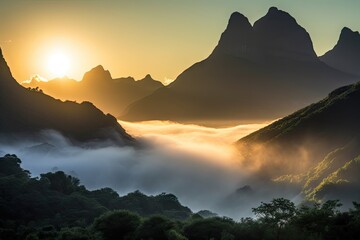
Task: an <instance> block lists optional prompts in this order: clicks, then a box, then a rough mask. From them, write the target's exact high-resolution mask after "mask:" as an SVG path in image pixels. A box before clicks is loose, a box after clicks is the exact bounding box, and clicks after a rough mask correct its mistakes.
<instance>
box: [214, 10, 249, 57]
mask: <svg viewBox="0 0 360 240" xmlns="http://www.w3.org/2000/svg"><path fill="white" fill-rule="evenodd" d="M252 38H253V36H252V26H251V24H250V22H249V20H248V19H247V17H245V16H244V15H242V14H241V13H239V12H234V13H233V14H231V16H230V19H229V22H228V25H227V27H226V30H225V31H224V32H223V33H222V35H221V38H220V40H219V43H218V45H217V47H216V48H215V49H214V52H213V54H215V55H216V54H219V53H220V54H227V55H236V56H238V57H247V56H248V54H247V50H248V46H249V44H251V42H252Z"/></svg>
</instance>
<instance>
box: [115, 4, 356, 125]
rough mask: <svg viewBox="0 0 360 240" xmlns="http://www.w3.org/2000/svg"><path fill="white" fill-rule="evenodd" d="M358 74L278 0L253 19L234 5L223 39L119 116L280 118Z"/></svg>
mask: <svg viewBox="0 0 360 240" xmlns="http://www.w3.org/2000/svg"><path fill="white" fill-rule="evenodd" d="M355 79H356V78H355V77H354V76H352V75H350V74H346V73H343V72H341V71H339V70H335V69H333V68H331V67H329V66H328V65H326V64H324V63H323V62H321V61H320V60H319V59H318V57H317V56H316V54H315V52H314V49H313V45H312V42H311V39H310V36H309V34H308V33H307V32H306V30H305V29H304V28H302V27H301V26H300V25H299V24H298V23H297V22H296V20H295V19H294V18H293V17H292V16H290V15H289V14H288V13H286V12H284V11H281V10H278V9H277V8H275V7H272V8H270V9H269V11H268V13H267V14H266V15H265V16H264V17H262V18H260V19H259V20H258V21H256V22H255V23H254V25H253V26H251V24H250V23H249V21H248V19H247V18H246V17H245V16H244V15H242V14H240V13H238V12H235V13H233V14H232V15H231V17H230V19H229V22H228V25H227V28H226V30H225V31H224V32H223V34H222V35H221V38H220V40H219V43H218V45H217V46H216V47H215V49H214V50H213V52H212V53H211V54H210V56H209V57H208V58H206V59H205V60H203V61H201V62H198V63H195V64H194V65H193V66H191V67H190V68H188V69H186V70H185V71H184V72H183V73H181V74H180V75H179V76H178V77H177V78H176V80H175V81H174V82H172V83H171V84H170V85H168V86H167V87H163V88H160V89H158V90H156V91H155V92H154V93H153V94H151V95H149V96H147V97H144V98H143V99H140V100H138V101H136V102H134V103H133V104H131V105H130V106H129V107H128V108H127V110H126V112H125V113H124V115H123V116H121V117H120V118H121V119H124V120H130V121H137V120H154V119H163V120H175V121H200V122H202V121H206V120H208V119H212V120H238V119H241V120H260V119H261V120H263V119H274V118H278V117H281V116H283V115H285V114H286V113H289V112H291V111H293V110H295V109H298V108H300V107H303V106H305V105H306V104H309V103H311V102H313V101H315V100H319V99H320V98H321V96H323V95H325V94H326V93H328V92H329V91H331V90H332V89H334V88H336V87H340V86H342V85H345V84H348V83H353V82H354V81H355Z"/></svg>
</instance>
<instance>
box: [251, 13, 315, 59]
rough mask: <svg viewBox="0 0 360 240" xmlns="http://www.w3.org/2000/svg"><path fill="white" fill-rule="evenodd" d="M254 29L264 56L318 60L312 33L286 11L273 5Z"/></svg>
mask: <svg viewBox="0 0 360 240" xmlns="http://www.w3.org/2000/svg"><path fill="white" fill-rule="evenodd" d="M253 29H254V34H255V38H256V42H257V47H258V48H259V49H261V51H262V52H260V55H262V56H266V57H282V58H290V59H297V60H311V61H316V60H317V56H316V53H315V51H314V48H313V44H312V41H311V38H310V35H309V34H308V32H306V30H305V29H304V28H303V27H301V26H300V25H299V24H298V23H297V22H296V20H295V18H293V17H292V16H291V15H290V14H289V13H287V12H285V11H282V10H279V9H277V8H276V7H271V8H270V9H269V11H268V12H267V14H266V15H265V16H264V17H262V18H260V19H259V20H258V21H256V22H255V23H254V27H253Z"/></svg>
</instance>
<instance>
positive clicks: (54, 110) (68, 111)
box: [0, 50, 135, 146]
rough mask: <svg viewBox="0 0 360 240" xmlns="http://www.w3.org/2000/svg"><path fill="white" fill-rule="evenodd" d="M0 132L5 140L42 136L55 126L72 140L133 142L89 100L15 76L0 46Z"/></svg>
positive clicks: (122, 143)
mask: <svg viewBox="0 0 360 240" xmlns="http://www.w3.org/2000/svg"><path fill="white" fill-rule="evenodd" d="M0 110H1V115H0V136H1V139H0V140H2V141H4V140H6V141H7V142H9V141H11V139H15V140H16V139H17V140H19V139H20V140H21V138H22V137H25V136H28V137H39V136H40V135H39V133H40V132H41V131H43V130H49V129H51V130H55V131H58V132H60V133H61V134H63V135H64V136H65V137H67V138H69V139H70V140H71V141H72V142H73V143H83V142H89V141H91V142H94V141H95V142H107V141H109V142H112V143H114V144H116V145H121V146H123V145H133V144H134V143H135V140H134V139H133V138H132V137H131V136H130V135H128V134H127V133H126V132H125V130H124V129H123V128H122V127H121V126H120V125H119V124H118V122H117V121H116V119H115V118H114V117H113V116H111V115H109V114H108V115H104V114H103V113H102V112H101V111H100V110H99V109H97V108H96V107H95V106H94V105H93V104H92V103H90V102H83V103H81V104H78V103H75V102H71V101H66V102H62V101H60V100H55V99H54V98H52V97H50V96H48V95H45V94H44V93H42V92H41V91H39V90H37V89H31V90H29V89H26V88H24V87H22V86H21V85H19V84H18V83H17V82H16V80H15V79H14V78H13V76H12V74H11V72H10V69H9V67H8V65H7V63H6V61H5V59H4V57H3V55H2V51H1V50H0Z"/></svg>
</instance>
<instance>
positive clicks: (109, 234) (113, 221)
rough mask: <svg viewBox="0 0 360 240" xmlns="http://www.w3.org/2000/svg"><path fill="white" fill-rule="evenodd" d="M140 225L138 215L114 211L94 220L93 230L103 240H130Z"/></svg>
mask: <svg viewBox="0 0 360 240" xmlns="http://www.w3.org/2000/svg"><path fill="white" fill-rule="evenodd" d="M140 223H141V220H140V217H139V215H137V214H134V213H131V212H129V211H119V210H115V211H111V212H107V213H105V214H103V215H101V216H100V217H98V218H96V219H95V221H94V224H93V228H94V230H95V231H98V232H100V233H101V234H102V236H103V238H104V239H105V240H111V239H124V240H126V239H128V240H130V239H133V238H134V236H135V231H136V229H137V228H138V227H139V225H140Z"/></svg>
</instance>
